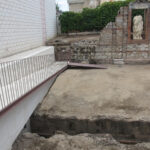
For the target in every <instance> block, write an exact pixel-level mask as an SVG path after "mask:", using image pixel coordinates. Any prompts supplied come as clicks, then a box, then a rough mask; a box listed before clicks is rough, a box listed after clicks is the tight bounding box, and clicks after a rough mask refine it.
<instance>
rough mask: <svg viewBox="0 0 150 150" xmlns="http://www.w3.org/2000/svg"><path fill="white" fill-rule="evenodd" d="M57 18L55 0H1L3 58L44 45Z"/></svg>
mask: <svg viewBox="0 0 150 150" xmlns="http://www.w3.org/2000/svg"><path fill="white" fill-rule="evenodd" d="M42 3H43V4H42ZM55 18H56V10H55V1H54V0H19V1H18V0H13V1H12V0H0V58H2V57H6V56H9V55H13V54H15V53H19V52H22V51H26V50H29V49H32V48H36V47H39V46H41V45H44V43H45V42H46V40H48V39H49V38H52V37H53V36H55V34H56V29H55V27H56V20H55Z"/></svg>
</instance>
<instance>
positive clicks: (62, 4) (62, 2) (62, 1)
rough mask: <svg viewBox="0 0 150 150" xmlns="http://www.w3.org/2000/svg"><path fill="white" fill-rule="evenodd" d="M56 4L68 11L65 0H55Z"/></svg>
mask: <svg viewBox="0 0 150 150" xmlns="http://www.w3.org/2000/svg"><path fill="white" fill-rule="evenodd" d="M56 4H58V6H59V8H60V10H62V11H69V6H68V3H67V0H56Z"/></svg>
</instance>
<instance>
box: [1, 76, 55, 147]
mask: <svg viewBox="0 0 150 150" xmlns="http://www.w3.org/2000/svg"><path fill="white" fill-rule="evenodd" d="M55 79H56V76H55V77H53V78H52V80H50V81H49V82H47V83H45V84H43V85H42V86H41V87H40V88H38V89H36V90H35V91H34V92H32V93H31V94H30V95H29V96H27V97H25V98H24V99H23V100H22V101H21V102H19V103H18V104H17V105H15V106H14V107H12V108H11V109H10V110H8V111H7V112H5V113H4V114H3V115H2V116H0V135H1V136H0V150H10V149H11V146H12V144H13V143H14V141H15V140H16V138H17V136H18V135H19V134H20V132H21V131H22V129H23V127H24V125H25V124H26V123H27V121H28V119H29V118H30V116H31V114H32V113H33V111H34V110H35V108H36V107H37V105H38V104H39V103H40V102H41V101H42V99H43V98H44V96H45V95H46V93H47V92H48V90H49V88H50V86H51V85H52V84H53V82H54V81H55Z"/></svg>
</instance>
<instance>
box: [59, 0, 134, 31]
mask: <svg viewBox="0 0 150 150" xmlns="http://www.w3.org/2000/svg"><path fill="white" fill-rule="evenodd" d="M131 1H133V0H126V1H117V2H106V3H103V4H102V5H100V6H98V7H97V8H95V9H90V8H85V9H83V11H82V12H81V13H75V12H64V13H63V14H62V15H61V16H60V18H59V19H60V23H61V31H62V33H68V32H83V31H99V30H101V29H103V28H104V27H105V26H106V25H107V24H108V23H109V22H114V21H115V17H116V15H117V13H118V10H119V9H120V7H123V6H127V5H128V4H129V3H130V2H131Z"/></svg>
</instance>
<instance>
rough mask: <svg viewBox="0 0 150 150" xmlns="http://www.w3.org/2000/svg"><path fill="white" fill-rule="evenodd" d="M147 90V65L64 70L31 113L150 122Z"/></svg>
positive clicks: (149, 67)
mask: <svg viewBox="0 0 150 150" xmlns="http://www.w3.org/2000/svg"><path fill="white" fill-rule="evenodd" d="M149 91H150V65H145V66H143V65H141V66H140V65H139V66H123V67H118V66H108V69H107V70H67V71H66V72H64V73H63V74H62V75H61V76H60V77H59V78H58V79H57V81H56V83H55V84H54V86H53V87H52V89H51V91H50V92H49V94H48V95H47V97H46V98H45V100H44V101H43V103H42V105H41V106H40V107H39V109H38V110H37V111H36V112H35V114H37V115H47V116H49V117H53V116H60V117H75V118H78V119H94V118H95V117H97V116H105V117H113V118H124V119H128V120H146V121H150V117H149V115H150V108H149V106H150V92H149Z"/></svg>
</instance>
